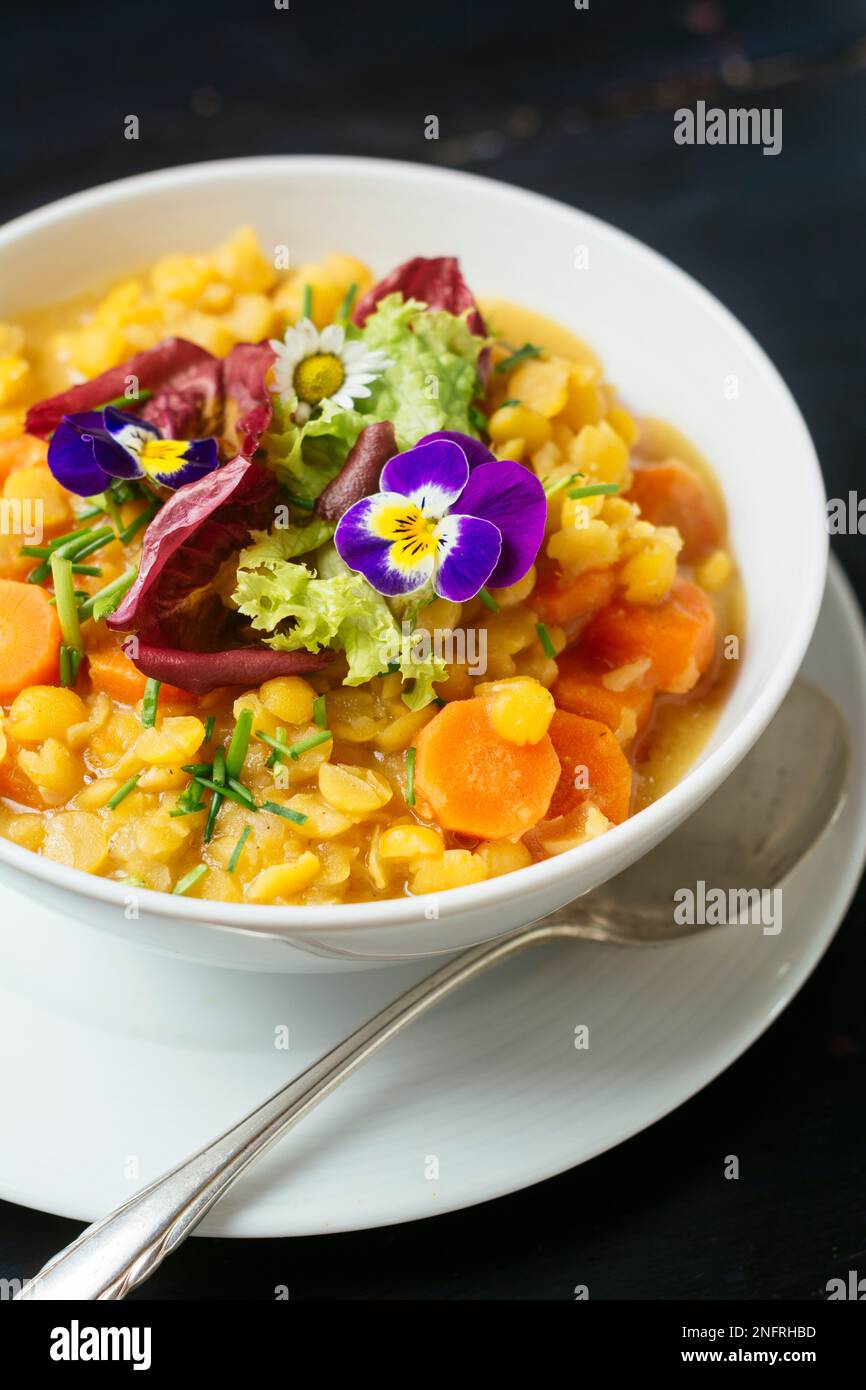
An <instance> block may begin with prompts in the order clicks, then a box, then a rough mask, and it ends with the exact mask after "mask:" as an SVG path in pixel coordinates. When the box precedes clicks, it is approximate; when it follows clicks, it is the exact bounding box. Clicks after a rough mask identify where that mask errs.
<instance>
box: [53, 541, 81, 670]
mask: <svg viewBox="0 0 866 1390" xmlns="http://www.w3.org/2000/svg"><path fill="white" fill-rule="evenodd" d="M50 568H51V576H52V578H53V580H54V597H55V598H56V600H57V605H56V606H57V616H58V618H59V619H60V631H61V633H62V634H63V641H64V643H65V644H66V646H67V647H72V648H73V650H75V651H81V650H82V647H81V624H80V622H79V620H78V604H77V603H76V602H75V593H74V588H73V584H72V561H71V560H68V559H67V558H66V556H65V555H60V554H58V552H57V551H55V552H54V554H53V555H52V556H51V565H50Z"/></svg>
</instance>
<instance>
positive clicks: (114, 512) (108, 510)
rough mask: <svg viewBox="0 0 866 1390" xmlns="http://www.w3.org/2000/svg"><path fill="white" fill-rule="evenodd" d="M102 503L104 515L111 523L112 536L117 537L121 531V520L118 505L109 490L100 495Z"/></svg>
mask: <svg viewBox="0 0 866 1390" xmlns="http://www.w3.org/2000/svg"><path fill="white" fill-rule="evenodd" d="M102 502H103V506H104V507H105V515H106V516H107V517H108V518H109V520H110V521H111V526H112V534H113V535H115V536H119V535H120V533H121V531H122V530H123V518H122V516H121V515H120V505H119V503H118V501H117V498H116V497H115V495H114V493H113V492H112V491H111V489H110V488H107V489H106V491H105V492H104V493H103V494H102Z"/></svg>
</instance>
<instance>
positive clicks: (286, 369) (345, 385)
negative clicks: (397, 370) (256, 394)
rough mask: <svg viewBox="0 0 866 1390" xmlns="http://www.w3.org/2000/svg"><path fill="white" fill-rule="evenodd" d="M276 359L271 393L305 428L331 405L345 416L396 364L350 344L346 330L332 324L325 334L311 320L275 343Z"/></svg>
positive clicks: (303, 321) (356, 341) (356, 343)
mask: <svg viewBox="0 0 866 1390" xmlns="http://www.w3.org/2000/svg"><path fill="white" fill-rule="evenodd" d="M270 345H271V347H272V348H273V350H274V352H275V353H276V361H275V362H274V365H273V368H272V369H271V370H272V380H271V387H270V389H271V391H273V393H274V395H277V396H279V398H280V400H281V401H282V403H283V405H284V406H285V407H286V409H287V410H288V411H289V412H290V413H291V415H292V418H293V419H294V420H295V422H296V423H297V424H299V425H303V424H304V423H305V422H306V421H307V420H309V418H310V416H311V414H312V413H313V411H314V410H315V408H316V406H319V405H323V404H324V402H325V401H330V402H331V403H332V404H333V405H337V406H340V407H341V408H342V409H343V410H351V408H352V403H353V402H354V401H357V400H362V399H364V397H366V396H369V394H370V382H371V381H375V380H376V378H377V377H379V376H381V374H382V372H383V371H384V370H385V368H386V367H390V366H391V359H390V357H388V356H387V355H386V354H385V353H384V352H382V351H381V349H378V348H374V349H371V348H368V347H367V346H366V344H365V343H362V342H361V341H360V339H358V338H355V339H351V340H350V341H349V342H346V330H345V328H343V327H342V325H341V324H338V323H331V324H329V325H328V327H327V328H323V329H322V331H321V333H320V332H319V330H318V329H317V328H316V326H315V324H314V323H312V322H311V320H310V319H306V318H305V319H301V320H300V321H299V322H298V323H296V324H295V325H294V326H293V327H289V328H287V329H286V332H285V336H284V338H283V340H282V341H280V340H279V339H277V338H271V339H270Z"/></svg>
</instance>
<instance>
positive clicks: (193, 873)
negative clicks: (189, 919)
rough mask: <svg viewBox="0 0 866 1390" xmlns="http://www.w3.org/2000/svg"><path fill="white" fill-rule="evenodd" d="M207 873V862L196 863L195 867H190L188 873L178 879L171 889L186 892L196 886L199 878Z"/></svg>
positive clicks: (180, 892) (176, 891)
mask: <svg viewBox="0 0 866 1390" xmlns="http://www.w3.org/2000/svg"><path fill="white" fill-rule="evenodd" d="M206 873H207V864H196V866H195V868H194V869H190V871H189V873H188V874H184V876H183V878H179V879H178V881H177V883H176V884H175V885H174V887H173V888H172V890H171V891H172V892H173V893H179V894H183V893H186V892H187V890H188V889H190V888H193V887H195V885H196V884H197V883H198V881H199V879H200V878H204V875H205V874H206Z"/></svg>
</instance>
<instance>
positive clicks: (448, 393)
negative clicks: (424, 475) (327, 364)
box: [360, 294, 485, 449]
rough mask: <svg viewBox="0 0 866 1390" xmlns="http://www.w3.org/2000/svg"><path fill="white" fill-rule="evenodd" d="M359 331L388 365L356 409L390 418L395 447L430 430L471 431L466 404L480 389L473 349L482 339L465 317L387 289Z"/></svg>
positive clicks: (414, 441) (479, 346)
mask: <svg viewBox="0 0 866 1390" xmlns="http://www.w3.org/2000/svg"><path fill="white" fill-rule="evenodd" d="M361 336H362V338H363V339H364V341H365V342H366V343H367V344H368V345H369V346H370V347H371V348H382V349H383V350H384V351H385V352H387V354H388V356H389V357H390V358H391V361H392V365H391V366H390V367H386V369H385V371H384V373H383V375H382V377H381V378H380V380H379V381H378V382H377V383H376V386H375V388H374V389H373V393H372V395H371V397H370V401H369V402H361V403H360V409H361V410H363V411H364V413H365V414H367V415H368V416H369V414H370V413H372V414H373V415H374V417H375V419H377V420H390V421H391V422H392V423H393V425H394V433H395V434H396V436H397V443H398V444H399V446H400V448H401V449H410V448H411V447H412V445H413V444H417V442H418V440H419V439H421V438H422V436H423V435H425V434H432V433H433V432H434V431H435V430H460V431H462V433H464V434H474V433H476V431H475V430H474V428H473V425H472V421H471V419H470V416H469V407H470V405H471V403H472V398H473V397H474V396H476V395H477V394H478V392H479V389H480V386H479V381H478V354H479V353H480V351H481V349H482V348H483V347H484V345H485V339H483V338H477V337H476V336H475V335H474V334H473V333H471V332H470V331H469V328H468V326H467V323H466V318H465V317H459V318H458V317H457V315H455V314H449V313H447V312H446V311H445V310H444V309H426V308H425V307H424V305H423V304H421V303H419V301H418V300H415V299H409V300H404V299H403V296H402V295H401V294H389V295H387V296H386V297H385V298H384V299H381V300H380V301H379V304H378V307H377V310H376V312H375V314H371V315H370V317H369V318H368V319H367V322H366V323H365V325H364V328H363V331H362V334H361Z"/></svg>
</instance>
